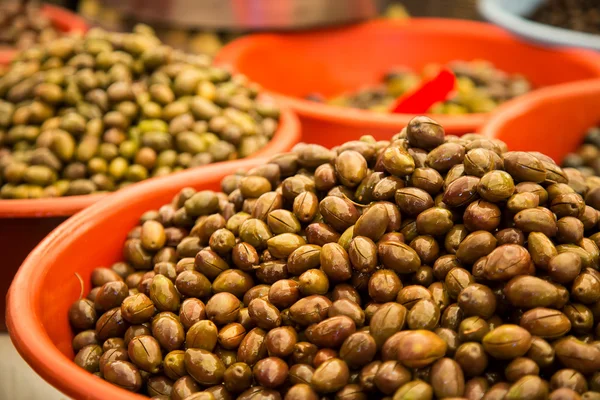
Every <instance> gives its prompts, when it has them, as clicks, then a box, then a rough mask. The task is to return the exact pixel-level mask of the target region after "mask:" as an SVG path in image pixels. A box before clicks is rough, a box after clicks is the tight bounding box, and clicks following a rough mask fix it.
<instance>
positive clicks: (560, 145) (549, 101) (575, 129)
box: [481, 80, 600, 163]
mask: <svg viewBox="0 0 600 400" xmlns="http://www.w3.org/2000/svg"><path fill="white" fill-rule="evenodd" d="M598 123H600V80H594V81H587V82H577V83H569V84H564V85H559V86H554V87H549V88H545V89H541V90H538V91H536V92H533V93H529V94H527V95H524V96H521V97H520V98H518V99H515V100H512V101H510V102H507V103H506V104H504V105H503V106H501V107H500V108H499V109H498V112H497V113H496V114H495V115H494V116H493V117H492V118H491V119H490V121H489V122H488V123H487V124H486V125H485V126H484V127H483V128H482V129H481V133H483V134H485V135H486V136H489V137H495V138H498V139H500V140H503V141H504V142H506V144H507V145H508V148H509V149H510V150H523V151H539V152H542V153H544V154H547V155H549V156H550V157H552V158H553V159H554V160H555V161H556V162H557V163H561V162H562V160H563V158H564V157H565V156H566V155H567V154H568V153H570V152H572V151H574V150H575V149H577V147H579V145H581V143H582V142H583V138H584V136H585V134H586V132H587V130H588V129H589V128H591V127H593V126H596V125H598Z"/></svg>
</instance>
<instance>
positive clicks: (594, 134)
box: [562, 127, 600, 178]
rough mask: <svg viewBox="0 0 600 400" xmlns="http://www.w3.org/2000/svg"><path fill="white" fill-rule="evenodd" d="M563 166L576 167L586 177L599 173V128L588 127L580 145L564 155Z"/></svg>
mask: <svg viewBox="0 0 600 400" xmlns="http://www.w3.org/2000/svg"><path fill="white" fill-rule="evenodd" d="M562 166H563V167H568V168H577V169H578V170H579V171H581V173H582V174H583V175H584V176H585V177H586V178H587V177H592V176H595V175H600V128H599V127H593V128H590V129H589V130H588V131H587V133H586V135H585V138H584V140H583V143H582V144H581V146H580V147H579V148H578V149H577V150H576V151H575V152H573V153H569V154H567V155H566V156H565V158H564V159H563V162H562Z"/></svg>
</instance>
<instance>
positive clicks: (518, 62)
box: [217, 18, 600, 147]
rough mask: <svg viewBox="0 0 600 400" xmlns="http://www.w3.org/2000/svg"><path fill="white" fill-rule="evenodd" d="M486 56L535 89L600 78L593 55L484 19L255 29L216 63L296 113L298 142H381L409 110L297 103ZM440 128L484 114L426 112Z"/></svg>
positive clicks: (479, 119)
mask: <svg viewBox="0 0 600 400" xmlns="http://www.w3.org/2000/svg"><path fill="white" fill-rule="evenodd" d="M473 59H485V60H489V61H491V62H492V63H493V64H494V65H495V66H496V67H498V68H500V69H502V70H505V71H507V72H511V73H522V74H523V75H525V76H526V77H527V78H528V79H529V80H530V81H531V82H532V83H533V85H534V86H535V87H541V86H548V85H555V84H559V83H564V82H571V81H576V80H581V79H588V78H594V77H599V76H600V55H598V54H596V53H592V52H586V51H582V50H562V51H561V50H551V49H547V48H543V47H538V46H534V45H530V44H526V43H523V42H520V41H519V40H517V39H515V38H514V37H512V36H511V35H510V34H508V33H506V32H504V31H503V30H501V29H499V28H497V27H494V26H493V25H490V24H485V23H480V22H472V21H461V20H450V19H421V18H414V19H409V20H405V21H398V20H377V21H372V22H367V23H364V24H360V25H356V26H352V27H346V28H338V29H330V30H321V31H313V32H305V33H291V34H259V35H251V36H247V37H244V38H241V39H238V40H236V41H234V42H232V43H231V44H229V45H227V46H225V48H224V49H223V50H222V51H221V52H220V53H219V54H218V55H217V62H218V63H220V64H225V65H229V66H230V67H231V68H232V69H234V70H235V71H238V72H241V73H243V74H246V75H247V76H248V77H249V78H250V79H252V80H253V81H255V82H258V83H260V84H262V85H263V86H264V88H265V89H266V90H268V91H270V92H272V94H274V95H276V96H277V97H278V99H279V100H280V101H281V102H282V103H284V104H287V105H289V106H291V107H292V108H293V109H294V110H296V111H297V112H298V114H299V116H300V118H301V122H302V133H303V140H304V141H306V142H312V143H319V144H322V145H324V146H328V147H330V146H333V145H338V144H340V143H343V142H345V141H348V140H353V139H356V138H358V137H360V136H361V135H365V134H370V135H373V136H375V137H376V138H377V139H386V138H389V137H391V135H393V134H394V133H396V132H398V131H400V130H401V129H402V128H403V127H404V126H405V125H406V124H407V123H408V121H409V120H410V119H411V117H412V115H405V114H396V115H392V114H389V115H388V114H378V113H374V112H371V111H365V110H357V109H350V108H343V107H337V106H332V105H325V104H320V103H315V102H312V101H308V100H304V99H303V98H304V96H306V95H307V94H309V93H311V92H318V93H321V94H323V95H324V96H334V95H337V94H340V93H342V92H345V91H349V90H356V89H358V88H359V87H361V86H364V85H371V84H375V83H378V82H379V81H380V80H381V77H382V76H383V74H384V73H385V72H387V71H388V70H389V69H390V68H391V67H394V66H400V65H406V66H408V67H411V68H413V69H415V70H421V69H422V68H423V67H424V66H425V65H427V64H429V63H432V62H435V63H447V62H450V61H454V60H467V61H469V60H473ZM431 117H432V118H434V119H436V120H437V121H438V122H440V123H441V124H442V125H443V126H444V128H445V129H446V132H448V133H452V134H462V133H466V132H474V131H475V130H476V129H477V128H479V127H480V126H481V125H482V124H483V123H484V122H485V121H486V120H487V119H488V118H489V115H487V114H470V115H464V116H447V115H432V116H431Z"/></svg>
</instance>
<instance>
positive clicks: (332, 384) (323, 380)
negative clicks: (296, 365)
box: [311, 358, 350, 393]
mask: <svg viewBox="0 0 600 400" xmlns="http://www.w3.org/2000/svg"><path fill="white" fill-rule="evenodd" d="M349 378H350V371H349V369H348V365H347V364H346V363H345V362H344V361H342V360H340V359H339V358H331V359H329V360H327V361H325V362H324V363H322V364H321V365H319V367H318V368H317V369H316V370H315V372H314V374H313V376H312V380H311V386H312V388H313V389H314V390H316V391H317V392H319V393H332V392H336V391H338V390H340V389H341V388H343V387H344V386H345V385H346V384H347V383H348V379H349Z"/></svg>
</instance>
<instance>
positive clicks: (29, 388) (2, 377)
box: [0, 333, 68, 400]
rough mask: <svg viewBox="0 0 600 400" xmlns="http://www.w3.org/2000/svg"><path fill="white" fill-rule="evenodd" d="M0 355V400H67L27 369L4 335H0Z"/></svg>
mask: <svg viewBox="0 0 600 400" xmlns="http://www.w3.org/2000/svg"><path fill="white" fill-rule="evenodd" d="M0 354H1V355H2V357H0V399H13V400H37V399H44V400H68V397H67V396H65V395H64V394H62V393H60V392H59V391H58V390H56V389H54V388H53V387H52V386H50V385H49V384H47V383H46V382H45V381H44V380H43V379H42V378H40V377H39V376H38V375H37V374H36V373H35V372H34V371H33V370H32V369H31V368H29V366H28V365H27V363H26V362H25V361H24V360H23V359H22V358H21V356H19V353H17V350H16V349H15V348H14V346H13V345H12V342H11V341H10V337H9V336H8V334H6V333H0Z"/></svg>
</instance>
